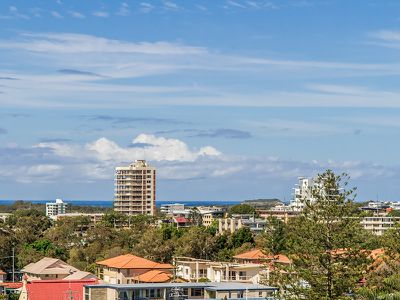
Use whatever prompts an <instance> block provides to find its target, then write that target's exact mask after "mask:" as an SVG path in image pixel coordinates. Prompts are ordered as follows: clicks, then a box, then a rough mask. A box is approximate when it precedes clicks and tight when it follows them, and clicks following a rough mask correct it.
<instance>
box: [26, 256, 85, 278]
mask: <svg viewBox="0 0 400 300" xmlns="http://www.w3.org/2000/svg"><path fill="white" fill-rule="evenodd" d="M21 271H22V272H25V273H31V274H36V275H45V274H49V275H50V274H62V275H68V274H70V273H71V272H72V273H73V272H76V271H78V269H77V268H75V267H73V266H71V265H69V264H67V263H66V262H64V261H62V260H61V259H56V258H50V257H44V258H42V259H41V260H39V261H38V262H36V263H31V264H29V265H27V266H25V267H23V268H22V269H21Z"/></svg>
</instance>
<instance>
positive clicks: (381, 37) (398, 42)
mask: <svg viewBox="0 0 400 300" xmlns="http://www.w3.org/2000/svg"><path fill="white" fill-rule="evenodd" d="M369 36H370V37H372V38H373V41H372V42H371V43H372V44H375V45H378V46H383V47H388V48H395V49H400V31H393V30H381V31H376V32H371V33H370V34H369Z"/></svg>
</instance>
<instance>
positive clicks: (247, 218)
mask: <svg viewBox="0 0 400 300" xmlns="http://www.w3.org/2000/svg"><path fill="white" fill-rule="evenodd" d="M266 226H267V220H265V219H259V218H255V217H253V216H251V215H233V216H232V217H231V218H221V219H218V232H219V234H223V233H224V232H229V233H234V232H236V231H238V230H239V229H240V228H243V227H247V228H249V229H250V231H251V232H253V233H255V234H257V233H262V232H264V231H265V228H266Z"/></svg>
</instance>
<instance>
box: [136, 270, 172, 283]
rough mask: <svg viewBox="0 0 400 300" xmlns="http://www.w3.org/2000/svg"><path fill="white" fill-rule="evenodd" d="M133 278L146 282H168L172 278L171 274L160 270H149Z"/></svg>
mask: <svg viewBox="0 0 400 300" xmlns="http://www.w3.org/2000/svg"><path fill="white" fill-rule="evenodd" d="M134 279H135V280H137V281H139V282H148V283H154V282H168V281H170V280H171V279H172V274H170V273H167V272H165V271H162V270H151V271H148V272H145V273H143V274H140V275H138V276H136V277H135V278H134Z"/></svg>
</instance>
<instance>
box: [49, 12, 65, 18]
mask: <svg viewBox="0 0 400 300" xmlns="http://www.w3.org/2000/svg"><path fill="white" fill-rule="evenodd" d="M50 14H51V15H52V16H53V17H54V18H57V19H62V18H63V16H62V15H61V14H60V13H59V12H57V11H51V12H50Z"/></svg>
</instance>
